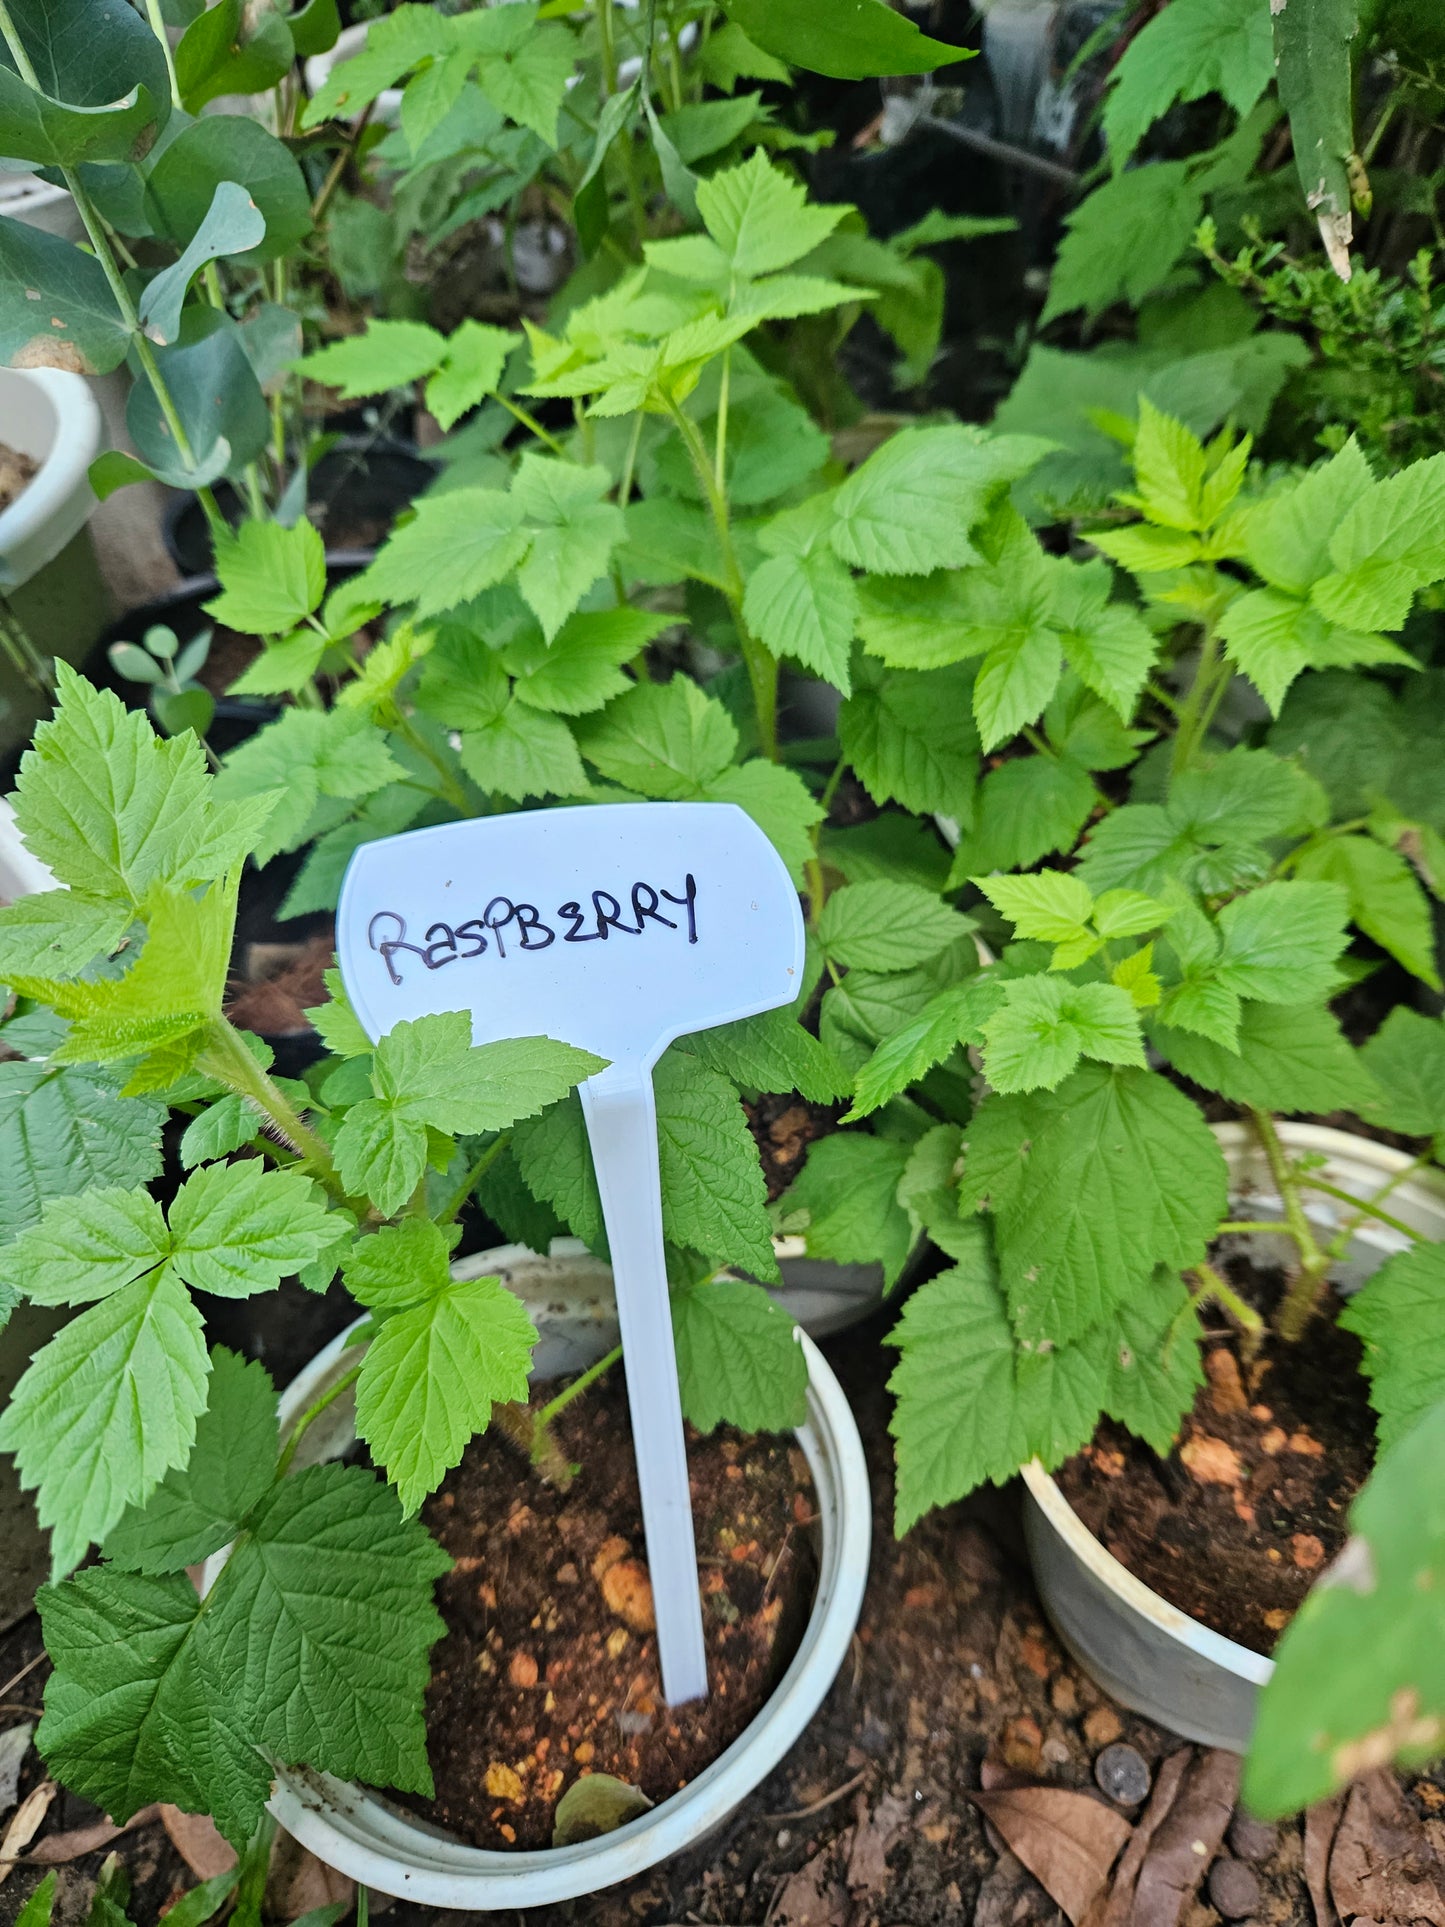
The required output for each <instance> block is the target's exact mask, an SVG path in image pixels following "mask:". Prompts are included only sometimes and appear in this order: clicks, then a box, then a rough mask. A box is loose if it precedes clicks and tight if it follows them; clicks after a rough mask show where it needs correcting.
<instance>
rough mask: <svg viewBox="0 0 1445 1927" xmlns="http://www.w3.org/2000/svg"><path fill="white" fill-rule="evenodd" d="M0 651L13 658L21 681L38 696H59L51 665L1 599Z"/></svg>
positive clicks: (4, 599)
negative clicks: (28, 685) (26, 683)
mask: <svg viewBox="0 0 1445 1927" xmlns="http://www.w3.org/2000/svg"><path fill="white" fill-rule="evenodd" d="M0 650H3V651H4V652H5V654H6V655H7V656H8V657H9V658H10V661H11V663H12V664H13V665H14V668H15V671H16V673H17V675H19V676H20V678H21V680H22V681H24V682H28V683H29V684H30V686H31V688H32V689H34V690H35V691H36V692H37V693H38V694H40V695H42V696H47V697H48V696H51V695H53V694H54V693H55V675H54V671H53V669H52V667H51V665H50V664H49V663H48V662H47V661H46V660H45V658H44V656H42V655H41V653H40V651H39V650H38V649H37V648H36V647H35V644H34V643H33V642H32V641H31V639H30V636H29V633H28V632H27V630H26V628H25V625H24V623H23V622H21V620H20V618H19V616H17V615H16V613H15V611H14V609H12V608H11V606H10V604H9V602H8V601H7V600H6V598H5V597H4V596H0Z"/></svg>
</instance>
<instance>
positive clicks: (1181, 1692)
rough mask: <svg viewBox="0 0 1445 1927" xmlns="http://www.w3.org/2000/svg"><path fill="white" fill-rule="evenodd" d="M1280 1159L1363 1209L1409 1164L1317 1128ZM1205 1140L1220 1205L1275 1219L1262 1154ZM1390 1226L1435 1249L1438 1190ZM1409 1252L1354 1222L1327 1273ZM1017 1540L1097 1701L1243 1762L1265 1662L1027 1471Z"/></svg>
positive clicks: (1431, 1187) (1316, 1201)
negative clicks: (1224, 1190) (1122, 1556)
mask: <svg viewBox="0 0 1445 1927" xmlns="http://www.w3.org/2000/svg"><path fill="white" fill-rule="evenodd" d="M1278 1130H1279V1134H1280V1138H1281V1140H1282V1141H1283V1143H1284V1146H1285V1148H1286V1150H1288V1151H1294V1152H1302V1151H1308V1152H1314V1153H1317V1154H1318V1155H1319V1156H1321V1157H1322V1158H1323V1159H1324V1163H1323V1165H1322V1166H1321V1167H1320V1169H1319V1172H1318V1175H1319V1176H1320V1177H1322V1178H1324V1179H1325V1181H1326V1182H1327V1183H1330V1184H1333V1185H1336V1186H1338V1187H1339V1188H1340V1189H1341V1190H1343V1191H1348V1192H1350V1193H1352V1195H1354V1196H1355V1197H1358V1198H1361V1199H1369V1198H1371V1197H1373V1196H1374V1194H1375V1193H1376V1192H1377V1191H1379V1190H1380V1189H1381V1188H1382V1187H1383V1186H1384V1185H1386V1184H1387V1183H1389V1181H1390V1180H1391V1179H1392V1178H1393V1177H1395V1176H1396V1174H1397V1173H1398V1172H1400V1171H1401V1170H1402V1169H1403V1168H1404V1167H1405V1166H1406V1165H1407V1164H1408V1163H1409V1162H1410V1160H1409V1159H1408V1158H1407V1157H1406V1156H1405V1154H1404V1153H1403V1152H1401V1151H1395V1150H1391V1149H1390V1148H1389V1147H1388V1146H1387V1145H1383V1144H1376V1143H1374V1142H1372V1141H1371V1140H1370V1139H1368V1138H1362V1137H1355V1136H1353V1135H1352V1134H1351V1133H1350V1132H1348V1131H1334V1130H1330V1129H1329V1128H1328V1127H1326V1126H1324V1125H1318V1124H1290V1123H1282V1124H1280V1125H1279V1126H1278ZM1214 1134H1215V1136H1216V1138H1218V1140H1219V1143H1220V1147H1221V1149H1222V1150H1223V1152H1224V1155H1225V1158H1226V1160H1227V1162H1228V1164H1229V1171H1230V1178H1231V1187H1230V1189H1231V1196H1232V1198H1233V1200H1234V1203H1235V1204H1236V1206H1244V1205H1246V1204H1247V1206H1248V1214H1247V1215H1248V1216H1249V1217H1250V1218H1251V1219H1256V1220H1258V1219H1275V1218H1281V1217H1282V1216H1283V1209H1282V1206H1281V1204H1280V1200H1279V1196H1278V1194H1277V1192H1276V1191H1275V1189H1274V1182H1273V1179H1272V1177H1271V1175H1270V1169H1269V1164H1268V1161H1267V1159H1266V1157H1265V1155H1264V1150H1263V1147H1262V1146H1261V1145H1260V1143H1259V1140H1258V1138H1257V1137H1256V1136H1255V1135H1254V1133H1253V1132H1252V1131H1251V1130H1250V1129H1249V1128H1248V1127H1247V1126H1245V1125H1243V1124H1217V1125H1215V1127H1214ZM1389 1210H1390V1213H1391V1215H1392V1216H1393V1217H1397V1218H1399V1219H1400V1220H1401V1221H1402V1222H1403V1223H1405V1224H1408V1225H1410V1226H1411V1227H1412V1228H1413V1229H1414V1230H1416V1231H1418V1232H1420V1233H1421V1235H1422V1236H1424V1237H1426V1238H1429V1239H1432V1240H1436V1239H1445V1182H1442V1181H1441V1179H1440V1178H1438V1177H1437V1176H1435V1175H1434V1174H1433V1173H1425V1172H1421V1173H1417V1174H1416V1175H1415V1176H1413V1177H1410V1178H1407V1179H1406V1180H1405V1182H1404V1183H1402V1184H1401V1185H1400V1186H1399V1187H1398V1188H1397V1189H1396V1190H1393V1191H1392V1192H1391V1193H1390V1202H1389ZM1306 1212H1307V1215H1308V1216H1309V1218H1310V1219H1311V1221H1312V1223H1314V1224H1316V1225H1317V1226H1318V1227H1319V1228H1320V1229H1321V1230H1322V1231H1323V1232H1325V1233H1327V1234H1329V1233H1333V1232H1334V1231H1336V1230H1338V1229H1339V1227H1340V1225H1341V1224H1343V1223H1344V1222H1345V1221H1346V1220H1347V1219H1348V1218H1349V1217H1350V1216H1351V1215H1352V1213H1351V1210H1350V1207H1349V1206H1348V1205H1344V1204H1341V1203H1339V1202H1337V1201H1336V1200H1335V1199H1333V1198H1330V1197H1327V1196H1325V1195H1324V1194H1322V1193H1317V1194H1315V1196H1314V1197H1313V1198H1311V1199H1310V1200H1309V1201H1308V1202H1307V1205H1306ZM1409 1242H1410V1241H1409V1240H1408V1239H1407V1238H1405V1237H1404V1236H1402V1234H1401V1233H1399V1232H1397V1231H1394V1230H1392V1229H1391V1228H1390V1227H1389V1226H1388V1225H1384V1224H1379V1223H1376V1222H1373V1221H1371V1220H1369V1219H1366V1220H1365V1221H1364V1223H1363V1224H1361V1226H1360V1227H1359V1229H1358V1230H1357V1231H1356V1232H1355V1233H1354V1235H1353V1236H1352V1238H1351V1240H1350V1243H1349V1245H1348V1246H1347V1248H1346V1252H1345V1256H1344V1258H1343V1260H1342V1261H1341V1263H1340V1264H1339V1266H1338V1267H1337V1268H1336V1270H1335V1272H1334V1273H1333V1277H1334V1282H1335V1284H1336V1287H1337V1288H1338V1289H1339V1290H1340V1291H1342V1292H1344V1293H1346V1294H1348V1293H1349V1292H1352V1291H1357V1290H1358V1289H1359V1287H1360V1286H1361V1285H1362V1284H1363V1283H1364V1282H1365V1280H1366V1279H1367V1278H1368V1277H1370V1275H1371V1274H1372V1273H1373V1272H1375V1271H1377V1270H1378V1269H1379V1268H1380V1266H1381V1265H1382V1264H1384V1262H1385V1260H1386V1259H1387V1258H1391V1257H1393V1256H1394V1255H1395V1254H1396V1253H1397V1252H1399V1251H1403V1250H1406V1249H1408V1247H1409ZM1239 1243H1240V1245H1241V1246H1242V1247H1243V1248H1244V1249H1246V1250H1248V1251H1249V1253H1250V1255H1251V1256H1253V1257H1254V1258H1256V1259H1257V1260H1258V1261H1260V1262H1263V1263H1265V1264H1269V1263H1276V1262H1279V1261H1280V1258H1281V1256H1282V1254H1284V1253H1287V1252H1288V1251H1290V1250H1292V1246H1291V1245H1290V1244H1289V1242H1288V1240H1286V1239H1284V1238H1283V1237H1280V1238H1276V1237H1274V1236H1273V1235H1271V1234H1268V1233H1253V1234H1250V1235H1249V1236H1248V1237H1241V1238H1240V1240H1239ZM1023 1478H1024V1485H1025V1488H1026V1492H1025V1498H1024V1532H1025V1536H1026V1537H1027V1539H1028V1546H1029V1556H1030V1558H1031V1560H1032V1563H1033V1570H1034V1579H1035V1582H1036V1583H1037V1585H1038V1589H1039V1597H1040V1599H1041V1600H1042V1601H1043V1605H1044V1610H1045V1611H1046V1612H1047V1613H1048V1615H1049V1618H1050V1619H1051V1620H1052V1621H1053V1623H1054V1626H1055V1628H1056V1629H1057V1631H1058V1634H1059V1637H1060V1638H1061V1639H1062V1640H1063V1642H1064V1644H1065V1645H1066V1646H1067V1647H1068V1649H1069V1651H1070V1652H1071V1653H1072V1654H1073V1655H1074V1657H1075V1659H1077V1660H1078V1662H1079V1664H1080V1665H1081V1666H1082V1667H1083V1668H1084V1670H1085V1671H1086V1672H1087V1673H1089V1674H1091V1675H1092V1676H1093V1678H1094V1679H1096V1680H1097V1681H1098V1682H1099V1684H1100V1685H1101V1686H1102V1687H1103V1688H1104V1690H1105V1691H1106V1692H1107V1693H1109V1694H1111V1695H1112V1697H1113V1698H1115V1699H1116V1700H1120V1701H1121V1702H1122V1703H1123V1704H1124V1705H1125V1706H1131V1707H1133V1708H1134V1710H1135V1711H1136V1712H1139V1713H1143V1714H1145V1715H1147V1717H1148V1718H1149V1719H1151V1720H1155V1721H1157V1722H1158V1723H1159V1724H1160V1725H1161V1726H1167V1727H1169V1728H1170V1729H1171V1731H1173V1732H1175V1733H1181V1734H1183V1736H1184V1738H1185V1739H1188V1740H1196V1741H1198V1742H1199V1743H1200V1744H1202V1745H1205V1746H1223V1747H1228V1748H1230V1749H1231V1750H1232V1751H1234V1752H1236V1753H1242V1752H1244V1750H1245V1748H1246V1746H1247V1745H1248V1742H1249V1735H1250V1730H1251V1728H1252V1726H1253V1724H1254V1714H1255V1706H1256V1703H1257V1700H1258V1697H1259V1689H1260V1687H1261V1686H1263V1685H1264V1683H1265V1681H1266V1680H1268V1678H1269V1677H1270V1675H1271V1673H1272V1672H1273V1671H1274V1662H1273V1660H1270V1659H1266V1658H1265V1657H1264V1655H1263V1654H1261V1653H1256V1652H1252V1651H1251V1650H1250V1649H1249V1647H1247V1646H1241V1645H1239V1644H1238V1643H1237V1641H1235V1640H1232V1639H1226V1638H1225V1636H1224V1635H1223V1634H1222V1633H1217V1632H1215V1631H1214V1630H1213V1629H1212V1628H1211V1627H1208V1626H1205V1625H1202V1624H1201V1623H1200V1621H1199V1620H1197V1619H1193V1618H1191V1617H1190V1616H1189V1614H1188V1613H1184V1612H1181V1611H1180V1610H1179V1608H1178V1607H1177V1606H1171V1605H1170V1604H1169V1602H1168V1601H1167V1600H1166V1599H1162V1598H1161V1597H1160V1596H1159V1594H1158V1593H1156V1592H1154V1591H1152V1590H1151V1589H1150V1588H1149V1587H1148V1586H1146V1585H1145V1584H1144V1582H1143V1581H1142V1580H1141V1579H1137V1578H1135V1576H1134V1574H1133V1573H1131V1572H1130V1571H1128V1570H1127V1568H1126V1567H1124V1566H1123V1565H1121V1564H1120V1563H1119V1561H1118V1560H1117V1559H1115V1558H1114V1557H1113V1556H1112V1554H1110V1553H1108V1552H1106V1551H1105V1550H1104V1548H1103V1546H1102V1545H1100V1543H1099V1541H1098V1540H1097V1539H1096V1538H1095V1537H1094V1535H1093V1534H1092V1533H1091V1532H1090V1531H1089V1530H1088V1528H1087V1527H1086V1526H1085V1525H1084V1523H1083V1521H1082V1520H1081V1519H1080V1518H1079V1516H1078V1514H1077V1513H1076V1512H1075V1511H1074V1509H1073V1507H1072V1506H1071V1505H1070V1504H1069V1502H1068V1500H1067V1499H1066V1498H1065V1497H1064V1495H1063V1493H1062V1492H1061V1491H1060V1489H1059V1487H1058V1485H1057V1483H1056V1482H1055V1481H1054V1480H1053V1479H1052V1478H1051V1477H1050V1476H1049V1474H1048V1473H1047V1472H1046V1471H1045V1470H1044V1468H1043V1466H1042V1465H1041V1464H1040V1463H1039V1461H1038V1460H1037V1459H1035V1460H1034V1461H1033V1462H1032V1463H1031V1464H1029V1465H1026V1466H1025V1467H1024V1469H1023Z"/></svg>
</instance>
